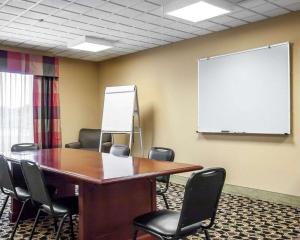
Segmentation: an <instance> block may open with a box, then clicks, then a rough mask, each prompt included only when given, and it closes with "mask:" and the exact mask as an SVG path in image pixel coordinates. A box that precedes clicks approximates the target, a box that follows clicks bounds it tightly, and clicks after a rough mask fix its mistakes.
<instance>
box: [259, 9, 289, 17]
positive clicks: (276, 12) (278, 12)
mask: <svg viewBox="0 0 300 240" xmlns="http://www.w3.org/2000/svg"><path fill="white" fill-rule="evenodd" d="M287 13H289V11H288V10H285V9H283V8H276V9H274V10H271V11H267V12H265V13H264V14H265V15H267V16H269V17H275V16H279V15H282V14H287Z"/></svg>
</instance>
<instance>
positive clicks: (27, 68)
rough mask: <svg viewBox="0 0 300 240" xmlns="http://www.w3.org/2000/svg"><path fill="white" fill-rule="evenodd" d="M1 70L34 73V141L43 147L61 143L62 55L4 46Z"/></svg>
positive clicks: (0, 56) (55, 145)
mask: <svg viewBox="0 0 300 240" xmlns="http://www.w3.org/2000/svg"><path fill="white" fill-rule="evenodd" d="M0 71H1V72H11V73H21V74H31V75H34V87H33V95H34V96H33V105H34V106H33V108H34V109H33V112H34V116H33V120H34V141H35V143H38V144H39V145H40V146H41V147H42V148H55V147H60V146H61V130H60V111H59V95H58V59H57V58H55V57H47V56H38V55H31V54H27V53H19V52H11V51H3V50H0Z"/></svg>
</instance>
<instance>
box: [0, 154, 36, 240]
mask: <svg viewBox="0 0 300 240" xmlns="http://www.w3.org/2000/svg"><path fill="white" fill-rule="evenodd" d="M0 191H1V192H2V193H3V194H4V195H6V198H5V199H4V204H3V206H2V208H1V211H0V219H1V217H2V215H3V212H4V210H5V207H6V204H7V201H8V199H9V197H11V198H14V199H16V200H17V201H20V202H21V203H22V208H21V210H20V212H19V215H18V218H17V221H16V223H15V225H14V228H13V231H12V234H11V236H10V239H14V236H15V233H16V231H17V228H18V225H19V222H20V219H21V216H22V213H23V210H24V207H25V205H26V204H27V203H28V201H29V200H30V195H29V193H28V191H27V190H26V189H24V188H21V187H16V186H15V183H14V180H13V177H12V174H11V171H10V168H9V165H8V162H7V160H6V159H5V158H4V157H3V156H2V155H0Z"/></svg>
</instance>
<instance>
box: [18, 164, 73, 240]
mask: <svg viewBox="0 0 300 240" xmlns="http://www.w3.org/2000/svg"><path fill="white" fill-rule="evenodd" d="M21 167H22V171H23V175H24V177H25V181H26V184H27V187H28V190H29V193H30V197H31V199H32V200H33V202H34V203H35V204H36V205H37V206H38V207H39V210H38V213H37V215H36V218H35V221H34V225H33V228H32V231H31V234H30V238H29V239H32V237H33V235H34V231H35V228H36V225H37V223H38V220H39V217H40V213H41V211H43V212H45V213H47V214H49V215H50V216H52V217H53V218H54V228H55V231H56V240H58V239H59V236H60V232H61V229H62V226H63V223H64V221H65V219H66V217H69V221H70V233H71V239H74V231H73V221H72V215H73V214H77V213H78V198H77V197H65V198H61V199H57V200H52V199H51V198H50V196H49V193H48V190H47V188H46V186H45V180H44V175H43V172H42V171H41V170H40V168H39V166H38V165H37V164H36V163H34V162H31V161H26V160H23V161H21ZM58 217H62V219H61V221H60V224H59V227H58V229H57V218H58Z"/></svg>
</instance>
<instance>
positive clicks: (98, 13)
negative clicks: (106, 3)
mask: <svg viewBox="0 0 300 240" xmlns="http://www.w3.org/2000/svg"><path fill="white" fill-rule="evenodd" d="M84 15H86V16H90V17H94V18H100V19H102V18H107V17H109V16H110V15H111V13H109V12H105V11H102V10H98V9H92V10H90V11H87V12H85V13H84Z"/></svg>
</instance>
